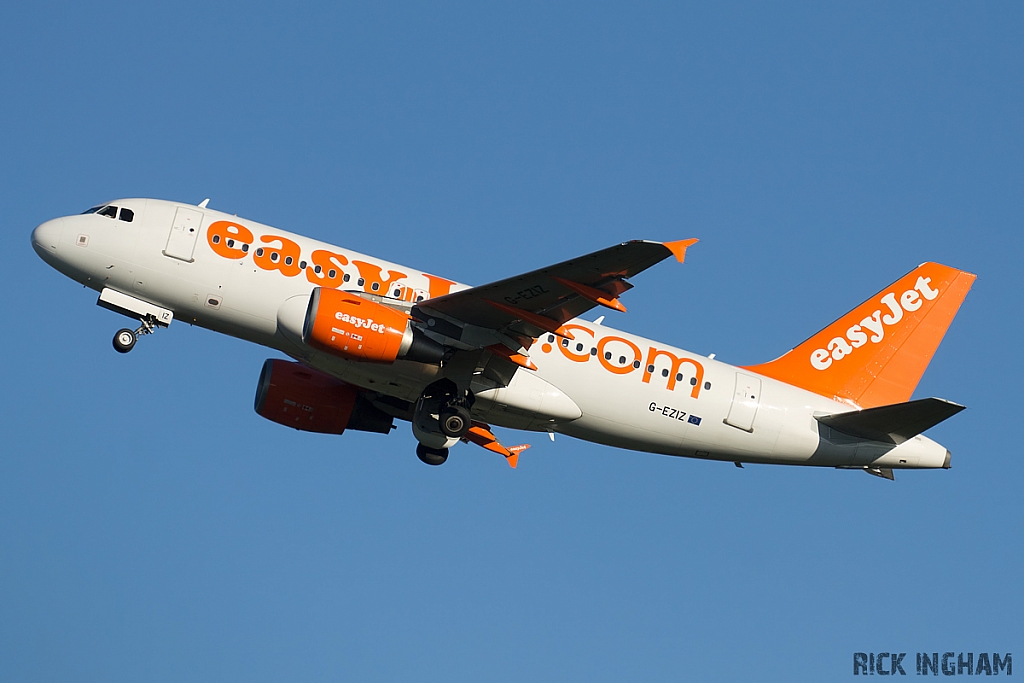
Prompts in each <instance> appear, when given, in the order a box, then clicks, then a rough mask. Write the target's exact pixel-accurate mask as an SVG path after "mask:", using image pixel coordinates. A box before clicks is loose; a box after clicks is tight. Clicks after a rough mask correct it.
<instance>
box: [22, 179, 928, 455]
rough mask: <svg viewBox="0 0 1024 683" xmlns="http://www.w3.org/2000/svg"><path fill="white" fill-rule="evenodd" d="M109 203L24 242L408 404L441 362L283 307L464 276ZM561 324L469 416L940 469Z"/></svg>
mask: <svg viewBox="0 0 1024 683" xmlns="http://www.w3.org/2000/svg"><path fill="white" fill-rule="evenodd" d="M112 204H113V205H115V206H117V207H121V208H127V209H130V210H131V211H132V212H133V213H134V216H133V220H132V221H131V222H125V221H123V220H118V219H117V218H112V217H108V216H101V215H97V214H85V215H80V216H69V217H65V218H58V219H54V220H52V221H48V222H46V223H44V224H42V225H40V226H39V227H38V228H37V229H36V231H35V232H34V233H33V245H34V247H35V249H36V251H37V252H38V253H39V254H40V256H42V258H43V259H44V260H45V261H46V262H47V263H49V264H50V265H52V266H53V267H54V268H56V269H57V270H59V271H60V272H62V273H64V274H65V275H67V276H68V277H71V278H73V279H74V280H77V281H78V282H81V283H82V284H84V285H86V286H88V287H91V288H93V289H95V290H97V291H100V290H103V289H104V288H109V289H113V290H116V291H118V292H122V293H124V294H128V295H130V296H132V297H135V298H138V299H141V300H143V301H147V302H150V303H152V304H155V305H157V306H160V307H163V308H166V309H169V310H171V311H173V313H174V317H176V318H177V319H179V320H182V321H184V322H188V323H191V324H195V325H200V326H202V327H206V328H209V329H211V330H215V331H217V332H222V333H224V334H229V335H232V336H235V337H239V338H241V339H245V340H247V341H251V342H255V343H257V344H262V345H264V346H267V347H270V348H274V349H277V350H279V351H281V352H282V353H285V354H287V355H289V356H291V357H293V358H295V359H297V360H300V361H302V362H303V363H306V364H308V365H310V366H312V367H315V368H317V369H320V370H323V371H325V372H328V373H330V374H332V375H334V376H336V377H338V378H340V379H342V380H344V381H346V382H349V383H351V384H354V385H357V386H359V387H363V388H365V389H368V390H372V391H375V392H380V393H383V394H388V395H392V396H395V397H397V398H400V399H403V400H406V401H415V400H416V399H417V398H418V397H419V395H420V393H421V392H422V391H423V389H424V387H425V386H427V385H428V384H430V383H431V382H432V381H434V380H435V379H436V378H437V375H438V373H439V372H440V369H439V368H437V367H434V366H429V365H424V364H419V363H411V362H405V361H397V362H395V363H394V364H391V365H387V364H377V363H360V362H356V361H348V360H344V359H341V358H339V357H336V356H332V355H329V354H326V353H324V352H320V351H316V350H313V349H311V348H310V347H308V346H306V345H304V344H302V342H301V340H300V339H298V338H297V336H296V334H295V332H294V329H295V320H294V318H295V316H296V315H297V313H296V311H300V309H301V311H304V309H305V302H306V301H308V299H309V296H310V293H311V291H312V290H313V288H314V287H316V286H332V285H335V286H338V287H339V288H341V289H349V290H358V291H360V292H366V293H371V294H378V295H381V296H386V297H392V298H396V299H401V300H404V301H407V302H414V301H417V300H421V299H426V298H429V297H431V296H437V295H440V294H446V293H449V292H454V291H458V290H461V289H465V288H467V286H466V285H461V284H458V283H454V282H451V281H449V280H445V279H443V278H439V277H436V276H432V275H430V274H427V273H423V272H421V271H418V270H415V269H412V268H408V267H405V266H401V265H397V264H393V263H389V262H386V261H382V260H380V259H376V258H373V257H370V256H365V255H362V254H357V253H355V252H352V251H349V250H346V249H343V248H341V247H336V246H333V245H330V244H326V243H323V242H318V241H316V240H313V239H309V238H306V237H302V236H300V235H295V234H292V233H288V232H285V231H283V230H279V229H277V228H272V227H269V226H264V225H261V224H259V223H255V222H253V221H248V220H245V219H241V218H238V217H236V216H232V215H228V214H224V213H221V212H218V211H214V210H212V209H209V208H198V207H196V206H191V205H186V204H180V203H175V202H168V201H162V200H154V199H125V200H121V201H115V202H112ZM179 209H181V210H182V211H183V213H182V214H179V213H178V212H179ZM188 212H194V213H188ZM181 215H188V216H192V217H193V218H194V220H195V225H194V227H193V228H191V229H192V230H193V232H191V233H190V232H189V229H190V228H187V227H184V228H183V225H182V224H181V220H180V216H181ZM223 221H227V222H230V223H231V224H234V225H238V226H244V228H246V229H248V231H250V232H251V233H252V236H253V242H252V244H251V246H249V248H248V251H247V252H246V253H245V254H244V255H243V256H241V257H240V258H235V257H225V256H224V255H223V254H222V253H218V252H217V251H216V250H215V249H214V244H213V243H212V242H211V240H212V237H211V236H210V232H209V231H210V227H211V225H215V224H216V225H223V223H218V222H223ZM227 239H230V235H228V234H225V235H223V236H222V240H227ZM223 243H224V242H218V245H220V244H223ZM261 248H263V249H266V250H268V251H267V253H272V252H274V251H275V250H276V251H277V252H279V256H277V258H276V261H274V262H270V261H269V259H268V258H267V257H266V254H263V252H261V254H263V255H261V256H260V257H258V258H257V250H258V249H261ZM166 252H170V253H171V255H167V253H166ZM314 255H315V256H314ZM288 258H290V259H291V261H290V262H289V263H288V264H287V265H286V264H285V260H286V259H288ZM314 259H315V261H316V264H315V265H314ZM261 264H262V265H261ZM300 265H301V266H304V267H302V268H300V267H299V266H300ZM317 265H319V266H320V268H319V272H317V270H316V266H317ZM332 271H334V272H333V273H332ZM328 276H330V277H328ZM345 276H347V281H344V280H343V278H344V277H345ZM375 285H376V288H374V286H375ZM566 328H567V329H568V330H569V331H570V332H571V333H572V336H573V337H574V339H573V340H572V341H567V342H564V343H565V344H567V346H565V345H563V342H562V341H561V340H560V339H559V338H557V337H554V336H551V337H548V336H545V337H542V338H540V339H538V340H537V342H536V343H534V344H533V346H532V347H531V348H530V360H531V361H532V362H533V363H534V364H535V365H536V368H537V369H536V371H535V372H531V371H529V370H525V369H523V370H519V371H518V372H517V373H516V375H515V377H514V378H513V381H512V383H511V384H510V385H509V386H508V387H504V388H494V387H492V386H485V385H480V386H474V387H473V389H474V391H475V395H476V399H477V400H476V403H475V405H474V407H473V415H474V417H475V418H478V419H480V420H483V421H486V422H489V423H491V424H496V425H500V426H504V427H509V428H514V429H528V430H534V431H551V432H559V433H564V434H568V435H571V436H574V437H577V438H580V439H585V440H587V441H593V442H597V443H602V444H607V445H610V446H616V447H620V448H626V449H631V450H637V451H647V452H652V453H663V454H666V455H677V456H687V457H699V458H708V459H714V460H725V461H736V462H751V463H755V462H757V463H780V464H793V465H820V466H865V465H871V466H873V467H888V468H937V467H943V466H944V465H947V466H948V459H947V451H946V449H945V448H943V447H942V446H940V445H939V444H937V443H935V442H934V441H932V440H930V439H928V438H926V437H924V436H916V437H914V438H912V439H910V440H909V441H906V442H904V443H902V444H900V445H898V446H893V445H892V444H884V443H878V442H871V441H865V440H862V439H854V438H852V437H848V436H845V435H843V434H840V433H838V432H834V431H830V430H829V429H828V428H827V427H824V426H822V425H820V424H819V423H818V421H817V420H815V419H814V417H815V415H816V414H817V415H823V414H833V413H839V412H844V411H849V410H851V409H854V408H855V407H854V406H851V405H847V404H844V403H839V402H836V401H833V400H830V399H828V398H825V397H822V396H819V395H817V394H814V393H811V392H808V391H805V390H802V389H799V388H796V387H793V386H790V385H788V384H785V383H783V382H779V381H777V380H773V379H770V378H768V377H763V376H759V375H757V374H756V373H753V372H751V371H749V370H745V369H742V368H737V367H734V366H731V365H728V364H725V363H721V362H718V361H716V360H713V359H711V358H707V357H704V356H700V355H698V354H694V353H690V352H688V351H684V350H683V349H679V348H676V347H672V346H668V345H665V344H661V343H658V342H655V341H652V340H649V339H644V338H642V337H638V336H635V335H631V334H628V333H625V332H621V331H618V330H615V329H612V328H610V327H605V326H603V325H599V324H597V323H593V322H586V321H583V320H574V321H572V322H571V323H569V324H567V325H566ZM622 359H625V362H624V363H623V362H620V361H621V360H622ZM649 366H654V367H653V371H651V370H650V367H649Z"/></svg>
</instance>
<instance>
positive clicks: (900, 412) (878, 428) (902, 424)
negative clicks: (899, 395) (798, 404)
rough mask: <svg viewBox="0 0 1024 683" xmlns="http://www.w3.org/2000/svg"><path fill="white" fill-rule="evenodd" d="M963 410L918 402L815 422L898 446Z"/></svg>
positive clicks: (926, 400) (952, 405) (947, 404)
mask: <svg viewBox="0 0 1024 683" xmlns="http://www.w3.org/2000/svg"><path fill="white" fill-rule="evenodd" d="M963 409H964V406H962V405H959V404H956V403H953V402H952V401H947V400H945V399H941V398H922V399H920V400H917V401H909V402H907V403H895V404H893V405H888V406H878V407H877V408H867V409H865V410H854V411H852V412H849V413H837V414H835V415H822V416H821V417H817V418H815V419H817V420H818V422H820V423H821V424H823V425H826V426H828V427H831V428H832V429H835V430H836V431H839V432H843V433H844V434H849V435H850V436H856V437H858V438H861V439H871V440H872V441H886V442H889V443H896V444H900V443H903V442H904V441H907V440H908V439H912V438H914V437H915V436H917V435H918V434H920V433H921V432H923V431H924V430H926V429H930V428H931V427H934V426H935V425H937V424H939V423H940V422H942V421H943V420H946V419H948V418H950V417H953V416H954V415H956V414H957V413H959V412H960V411H961V410H963Z"/></svg>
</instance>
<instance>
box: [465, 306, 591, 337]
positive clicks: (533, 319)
mask: <svg viewBox="0 0 1024 683" xmlns="http://www.w3.org/2000/svg"><path fill="white" fill-rule="evenodd" d="M484 301H486V302H487V303H489V304H490V305H491V306H494V307H495V308H497V309H498V310H499V311H505V312H506V313H508V314H509V315H513V316H515V317H517V318H519V319H520V320H522V321H523V322H527V323H530V324H531V325H533V326H534V327H539V328H540V329H542V330H544V331H545V332H550V333H551V334H555V335H558V336H559V337H565V338H566V339H572V337H566V335H565V332H561V331H560V328H561V327H562V325H561V323H559V322H558V321H555V320H552V319H551V318H549V317H547V316H546V315H539V314H537V313H531V312H530V311H524V310H523V309H521V308H516V307H515V306H509V305H508V304H501V303H498V302H497V301H491V300H490V299H484Z"/></svg>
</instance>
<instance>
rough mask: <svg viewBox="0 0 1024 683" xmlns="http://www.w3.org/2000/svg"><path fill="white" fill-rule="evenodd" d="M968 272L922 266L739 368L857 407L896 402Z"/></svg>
mask: <svg viewBox="0 0 1024 683" xmlns="http://www.w3.org/2000/svg"><path fill="white" fill-rule="evenodd" d="M976 277H977V276H976V275H972V274H971V273H967V272H964V271H962V270H957V269H956V268H950V267H949V266H943V265H941V264H938V263H925V264H922V265H920V266H918V267H917V268H915V269H914V270H912V271H911V272H909V273H907V274H906V275H904V276H903V277H902V278H900V279H899V280H897V281H896V282H894V283H892V284H891V285H889V286H888V287H886V288H885V289H883V290H882V291H881V292H879V293H878V294H876V295H875V296H873V297H871V298H870V299H868V300H867V301H865V302H864V303H862V304H861V305H860V306H858V307H857V308H855V309H853V310H852V311H850V312H849V313H847V314H846V315H844V316H843V317H842V318H840V319H839V320H837V321H835V322H834V323H832V324H831V325H829V326H828V327H826V328H825V329H824V330H822V331H821V332H818V333H817V334H816V335H814V336H813V337H811V338H810V339H808V340H807V341H805V342H804V343H803V344H800V345H799V346H797V347H796V348H795V349H793V350H792V351H790V352H789V353H787V354H785V355H784V356H782V357H781V358H778V359H776V360H773V361H771V362H770V363H764V364H762V365H753V366H749V367H747V368H746V369H747V370H751V371H753V372H757V373H759V374H761V375H765V376H766V377H771V378H773V379H777V380H780V381H782V382H786V383H787V384H792V385H793V386H797V387H800V388H801V389H807V390H808V391H813V392H814V393H816V394H821V395H822V396H827V397H828V398H833V399H836V400H838V401H843V402H845V403H853V404H855V405H857V406H859V407H861V408H872V407H875V406H882V405H890V404H893V403H904V402H906V401H908V400H910V396H911V394H913V393H914V388H915V387H917V383H918V382H919V381H921V375H923V374H924V370H925V368H927V367H928V363H929V362H930V361H931V359H932V356H933V355H934V354H935V349H937V348H938V346H939V342H941V341H942V337H943V336H944V335H945V334H946V328H948V327H949V324H950V323H951V322H952V321H953V316H955V315H956V312H957V311H958V310H959V309H960V304H961V303H963V300H964V297H966V296H967V292H968V291H969V290H970V289H971V285H972V284H973V283H974V280H975V278H976Z"/></svg>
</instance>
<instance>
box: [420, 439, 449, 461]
mask: <svg viewBox="0 0 1024 683" xmlns="http://www.w3.org/2000/svg"><path fill="white" fill-rule="evenodd" d="M416 457H417V458H419V459H420V460H422V461H423V462H425V463H426V464H428V465H443V464H444V461H445V460H447V459H448V449H447V448H428V447H427V446H424V445H423V444H421V443H420V444H416Z"/></svg>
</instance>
